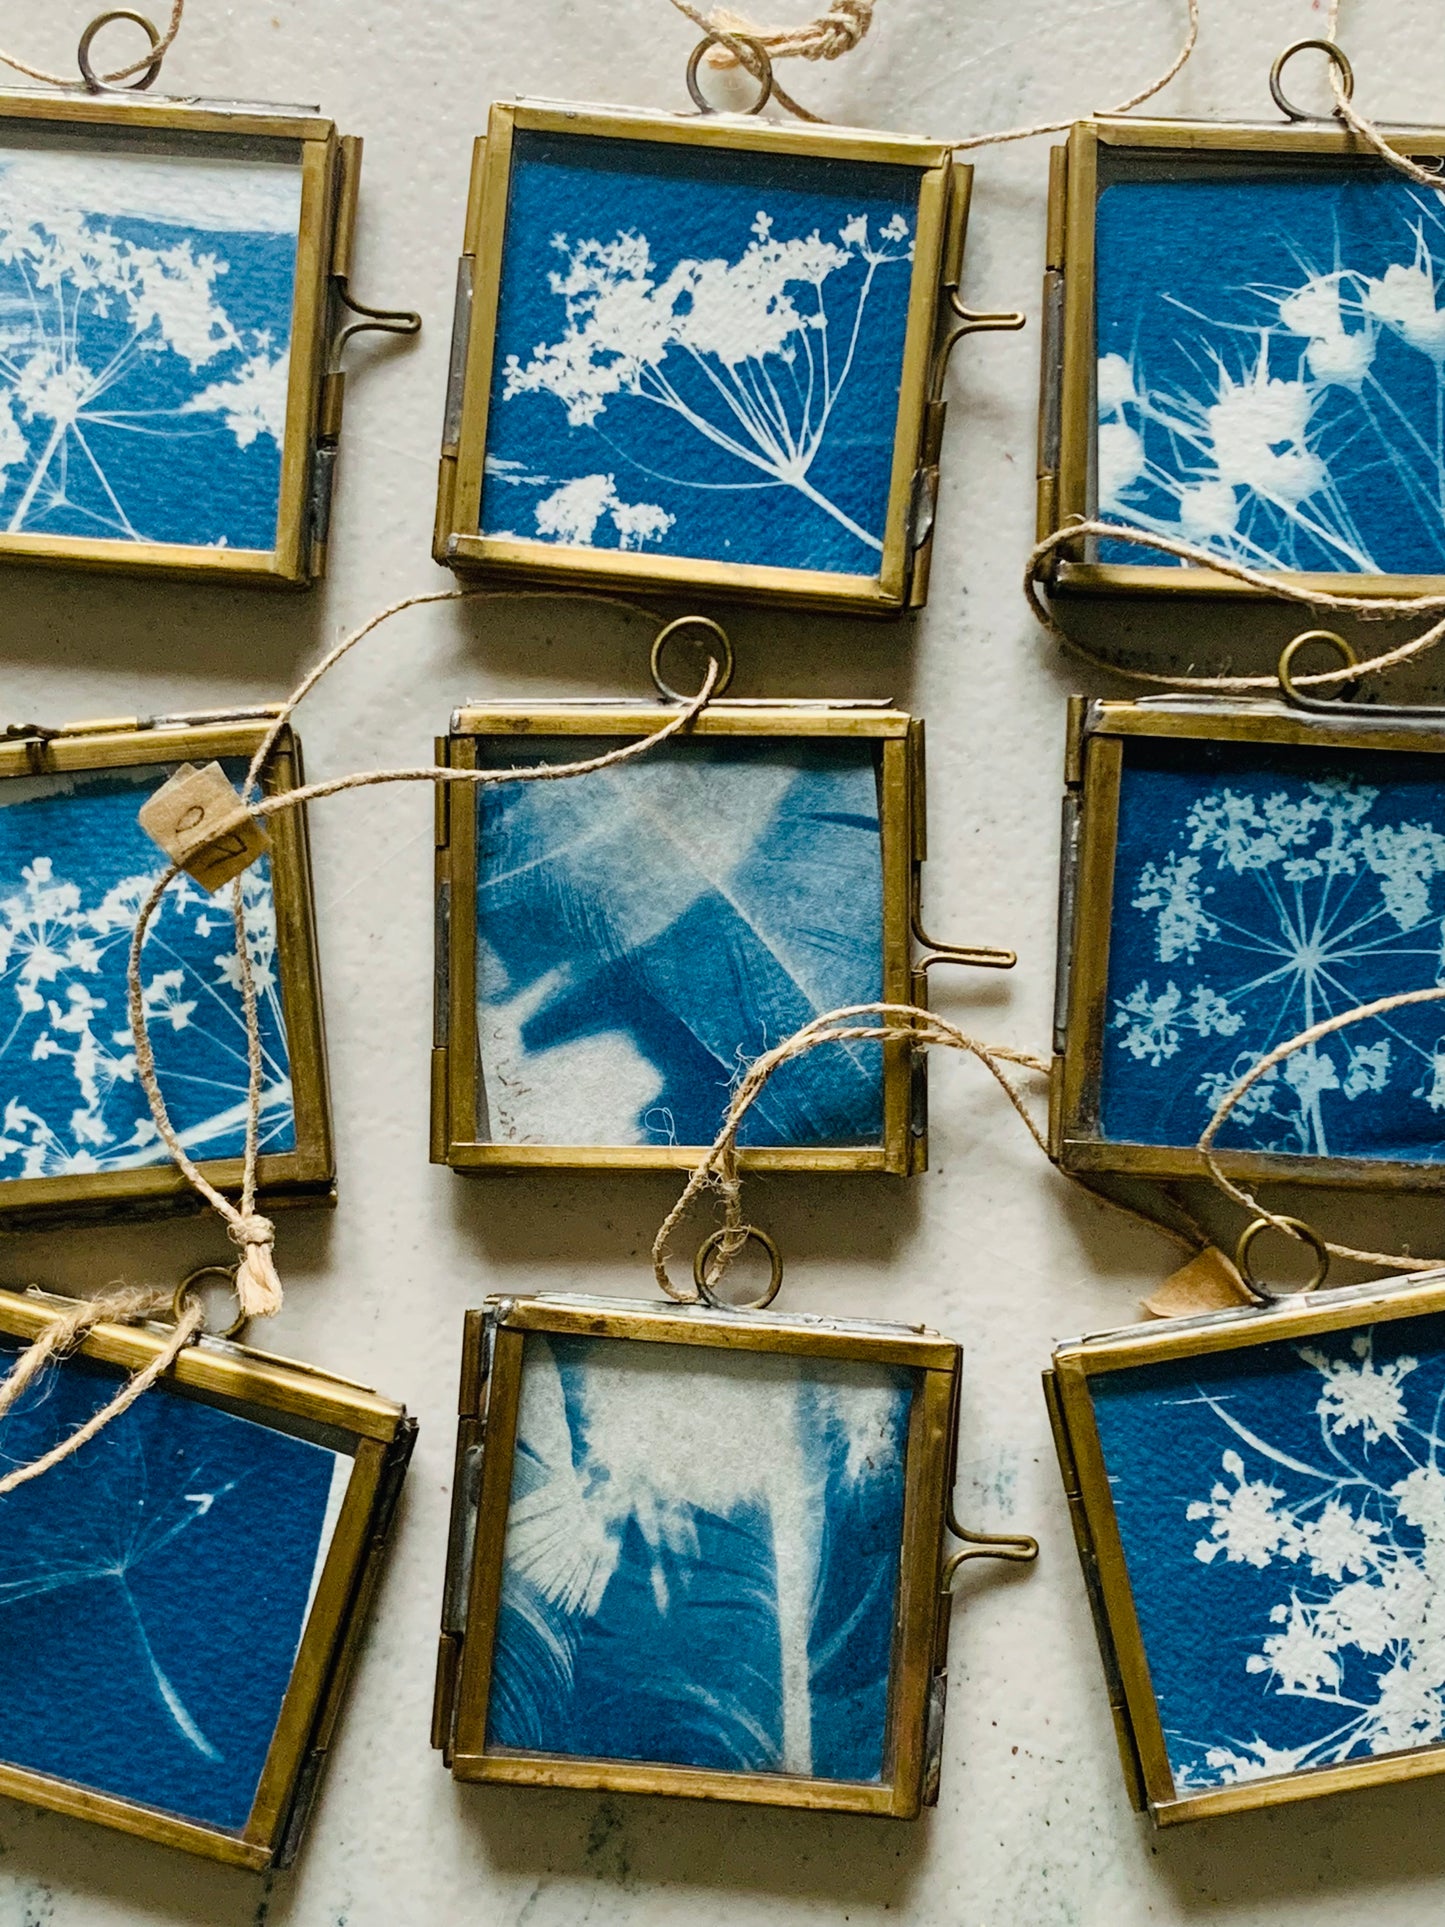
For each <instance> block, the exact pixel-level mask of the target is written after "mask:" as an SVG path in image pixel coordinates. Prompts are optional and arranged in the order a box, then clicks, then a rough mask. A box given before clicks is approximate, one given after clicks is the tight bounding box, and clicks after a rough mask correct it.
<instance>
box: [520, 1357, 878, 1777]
mask: <svg viewBox="0 0 1445 1927" xmlns="http://www.w3.org/2000/svg"><path fill="white" fill-rule="evenodd" d="M912 1394H913V1380H912V1376H911V1374H910V1373H908V1372H907V1371H905V1370H902V1369H900V1368H897V1367H893V1366H880V1365H864V1364H856V1363H850V1362H837V1361H831V1360H823V1359H813V1358H801V1357H790V1356H788V1355H786V1354H779V1353H757V1352H742V1351H722V1350H719V1351H709V1350H698V1349H695V1348H694V1347H692V1346H680V1345H659V1344H642V1343H634V1342H631V1341H628V1340H618V1339H593V1338H555V1337H553V1338H544V1337H541V1336H540V1335H538V1334H535V1333H534V1334H529V1336H528V1337H527V1339H526V1352H525V1357H524V1365H523V1379H522V1399H521V1410H520V1416H519V1420H518V1430H517V1451H516V1458H515V1461H514V1466H513V1473H512V1496H511V1510H510V1513H509V1516H508V1522H507V1537H506V1546H505V1554H504V1557H505V1570H504V1577H503V1588H502V1608H501V1614H500V1619H499V1622H498V1629H497V1643H496V1648H495V1654H494V1658H493V1662H492V1686H491V1700H490V1705H489V1712H488V1745H489V1746H495V1747H513V1748H525V1749H527V1750H530V1751H540V1752H546V1753H563V1754H567V1755H570V1756H572V1757H574V1758H602V1759H619V1760H650V1761H655V1762H658V1763H665V1764H670V1765H674V1766H689V1767H699V1768H712V1769H714V1770H718V1771H723V1772H739V1773H744V1772H754V1773H756V1772H767V1773H788V1774H799V1775H803V1776H808V1777H814V1778H818V1779H832V1780H858V1781H873V1780H877V1779H879V1778H880V1776H881V1774H882V1771H883V1760H884V1740H885V1728H886V1719H887V1706H888V1678H889V1670H890V1664H891V1653H892V1642H893V1620H894V1605H895V1600H896V1597H897V1590H898V1574H899V1562H900V1558H901V1547H902V1522H903V1492H904V1466H905V1457H906V1442H907V1432H908V1415H909V1410H910V1406H911V1401H912Z"/></svg>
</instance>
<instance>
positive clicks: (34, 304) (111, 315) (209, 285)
mask: <svg viewBox="0 0 1445 1927" xmlns="http://www.w3.org/2000/svg"><path fill="white" fill-rule="evenodd" d="M300 211H301V169H300V165H299V162H290V161H284V162H283V161H254V160H241V159H235V160H231V159H226V160H220V159H203V158H195V159H193V158H189V157H187V158H185V159H180V158H172V157H167V156H164V155H160V154H150V153H143V152H141V151H139V150H138V149H137V148H136V147H135V146H133V145H131V144H129V143H127V144H124V145H122V144H121V143H119V142H107V141H105V140H104V139H101V140H99V141H96V140H92V139H89V138H87V139H86V140H85V141H84V142H76V143H74V144H66V145H59V144H57V145H55V146H38V145H29V144H26V145H20V144H18V137H17V136H15V135H14V134H11V135H9V136H8V137H6V139H4V140H3V141H0V530H4V531H6V532H8V533H10V534H28V535H46V536H73V537H89V538H97V539H102V540H108V541H120V542H168V543H180V544H184V545H186V546H189V547H196V548H231V549H251V550H270V549H273V548H274V547H275V545H276V524H277V514H278V508H279V501H280V484H281V451H282V445H283V442H284V438H285V427H286V402H287V393H288V385H289V380H290V350H291V320H292V305H293V300H294V295H295V282H296V248H297V235H298V231H299V226H300Z"/></svg>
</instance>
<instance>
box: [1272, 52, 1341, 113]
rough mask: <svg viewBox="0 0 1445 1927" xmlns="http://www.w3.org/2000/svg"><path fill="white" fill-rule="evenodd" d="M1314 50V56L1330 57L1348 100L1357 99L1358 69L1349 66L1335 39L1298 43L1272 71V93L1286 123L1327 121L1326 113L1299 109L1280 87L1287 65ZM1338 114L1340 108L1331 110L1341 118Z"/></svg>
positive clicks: (1276, 63) (1277, 61)
mask: <svg viewBox="0 0 1445 1927" xmlns="http://www.w3.org/2000/svg"><path fill="white" fill-rule="evenodd" d="M1311 49H1312V50H1313V51H1314V52H1315V53H1322V54H1324V55H1325V56H1326V57H1327V58H1328V60H1329V62H1330V64H1331V66H1332V67H1333V68H1334V70H1335V72H1336V73H1337V74H1338V75H1339V77H1340V91H1341V92H1342V93H1343V94H1344V97H1345V99H1346V100H1353V99H1354V97H1355V70H1354V68H1353V67H1352V66H1351V65H1350V63H1349V60H1348V58H1347V56H1346V55H1345V54H1344V52H1343V51H1342V50H1341V49H1340V48H1339V47H1337V46H1336V45H1335V43H1334V41H1333V40H1296V41H1295V43H1294V45H1293V46H1292V47H1286V48H1285V50H1284V52H1283V53H1282V54H1281V55H1280V56H1279V58H1278V60H1276V61H1275V63H1274V65H1273V66H1272V67H1271V68H1270V70H1269V91H1270V92H1271V94H1273V96H1274V104H1275V106H1276V107H1278V109H1279V111H1280V112H1281V113H1282V114H1283V115H1284V116H1285V118H1286V120H1324V119H1325V118H1326V116H1325V115H1323V114H1307V113H1306V112H1305V110H1304V109H1303V108H1302V107H1296V106H1295V104H1294V102H1293V101H1292V100H1291V99H1290V98H1289V96H1288V94H1286V92H1285V91H1284V88H1283V86H1282V85H1281V84H1280V83H1281V80H1282V77H1283V75H1284V70H1285V68H1286V66H1287V65H1288V64H1289V62H1290V61H1291V60H1293V59H1294V57H1295V55H1296V54H1302V53H1304V52H1306V51H1307V50H1311ZM1339 111H1340V110H1339V108H1338V107H1332V108H1331V109H1330V112H1331V113H1332V114H1334V115H1335V116H1336V117H1338V115H1339Z"/></svg>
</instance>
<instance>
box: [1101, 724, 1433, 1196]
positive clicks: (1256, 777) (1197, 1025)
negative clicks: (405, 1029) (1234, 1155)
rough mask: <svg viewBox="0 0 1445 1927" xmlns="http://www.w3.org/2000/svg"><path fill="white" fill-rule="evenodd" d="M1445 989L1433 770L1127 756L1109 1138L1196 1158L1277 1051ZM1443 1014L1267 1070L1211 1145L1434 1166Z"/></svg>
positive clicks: (1264, 753) (1194, 745)
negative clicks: (1232, 1101) (1246, 1080)
mask: <svg viewBox="0 0 1445 1927" xmlns="http://www.w3.org/2000/svg"><path fill="white" fill-rule="evenodd" d="M1441 982H1445V768H1442V762H1441V759H1440V758H1439V757H1438V756H1424V755H1419V756H1415V755H1408V754H1403V755H1401V754H1395V753H1393V752H1390V753H1386V752H1382V751H1374V752H1371V751H1368V750H1365V751H1353V750H1352V751H1348V752H1344V751H1335V750H1330V751H1324V750H1302V749H1294V748H1286V747H1281V746H1279V745H1274V744H1270V745H1264V744H1259V745H1243V744H1233V743H1217V742H1216V743H1205V742H1198V741H1196V742H1184V741H1177V742H1171V743H1150V742H1147V741H1145V740H1143V739H1132V740H1130V741H1128V742H1127V743H1126V745H1125V749H1124V767H1123V770H1122V773H1121V780H1120V793H1119V829H1118V843H1117V849H1116V855H1115V862H1114V902H1113V911H1112V916H1111V921H1110V931H1109V973H1108V995H1107V1003H1106V1016H1105V1033H1104V1050H1103V1063H1102V1073H1101V1080H1100V1126H1101V1130H1102V1134H1103V1136H1104V1137H1105V1138H1106V1139H1108V1140H1109V1141H1111V1142H1114V1143H1120V1142H1124V1143H1137V1144H1169V1145H1193V1144H1195V1143H1196V1142H1197V1141H1198V1139H1199V1136H1200V1134H1201V1132H1202V1131H1203V1130H1204V1127H1205V1125H1206V1124H1207V1123H1208V1122H1209V1119H1210V1117H1211V1116H1212V1114H1213V1112H1214V1110H1215V1108H1216V1106H1217V1105H1218V1103H1219V1101H1220V1099H1221V1098H1222V1097H1223V1096H1224V1094H1225V1092H1226V1091H1228V1090H1229V1088H1230V1087H1231V1086H1232V1085H1233V1084H1234V1083H1235V1082H1236V1081H1237V1079H1238V1078H1239V1077H1240V1076H1242V1075H1243V1073H1244V1072H1245V1071H1246V1070H1248V1069H1250V1068H1251V1067H1252V1066H1253V1065H1254V1064H1256V1063H1258V1062H1259V1060H1260V1058H1262V1057H1263V1056H1265V1055H1266V1054H1267V1053H1268V1052H1269V1051H1270V1050H1271V1049H1273V1047H1274V1046H1275V1045H1276V1044H1281V1043H1284V1042H1285V1041H1286V1040H1287V1039H1288V1038H1291V1037H1295V1036H1297V1035H1298V1034H1299V1033H1300V1032H1301V1031H1304V1030H1306V1029H1308V1028H1310V1026H1312V1025H1313V1024H1315V1023H1318V1022H1319V1021H1321V1020H1322V1019H1324V1018H1327V1017H1330V1016H1333V1015H1335V1014H1337V1013H1339V1012H1343V1011H1346V1010H1351V1009H1353V1008H1355V1007H1356V1006H1357V1005H1359V1004H1362V1003H1368V1002H1371V1001H1373V1000H1374V999H1375V998H1379V997H1388V996H1391V995H1393V994H1395V993H1397V992H1402V991H1410V990H1424V989H1428V988H1430V987H1432V986H1434V985H1436V984H1439V983H1441ZM1442 1013H1445V1007H1442V1006H1440V1005H1436V1004H1422V1005H1419V1006H1415V1007H1407V1008H1405V1009H1403V1010H1396V1011H1392V1012H1390V1013H1389V1014H1388V1015H1387V1016H1384V1017H1381V1018H1376V1019H1373V1020H1370V1021H1366V1022H1363V1023H1359V1024H1355V1025H1353V1026H1351V1027H1350V1028H1348V1029H1346V1030H1343V1031H1340V1032H1337V1033H1335V1034H1334V1035H1332V1036H1329V1037H1326V1038H1323V1039H1321V1040H1320V1041H1319V1042H1318V1043H1316V1044H1313V1045H1311V1046H1309V1047H1307V1048H1306V1049H1304V1050H1300V1051H1297V1052H1295V1053H1294V1055H1293V1056H1291V1057H1288V1058H1286V1059H1285V1060H1284V1062H1283V1063H1281V1064H1279V1065H1277V1066H1275V1067H1274V1068H1273V1069H1271V1070H1269V1071H1267V1072H1266V1073H1265V1074H1264V1076H1263V1077H1261V1078H1260V1080H1259V1081H1258V1082H1257V1083H1256V1084H1254V1085H1252V1086H1251V1087H1250V1089H1249V1090H1248V1091H1247V1092H1246V1093H1245V1095H1244V1097H1243V1098H1242V1099H1241V1100H1240V1102H1239V1103H1238V1104H1237V1105H1236V1107H1235V1109H1234V1111H1233V1112H1232V1113H1231V1115H1230V1117H1229V1118H1228V1119H1227V1120H1226V1123H1225V1125H1224V1127H1223V1129H1222V1131H1221V1133H1220V1136H1219V1140H1218V1141H1219V1143H1220V1144H1221V1145H1222V1146H1227V1147H1230V1148H1247V1149H1249V1150H1253V1151H1273V1152H1282V1153H1286V1154H1291V1155H1296V1156H1309V1157H1340V1158H1365V1157H1370V1158H1394V1159H1412V1160H1416V1161H1419V1162H1423V1163H1435V1162H1438V1161H1440V1160H1441V1159H1442V1157H1445V1014H1442Z"/></svg>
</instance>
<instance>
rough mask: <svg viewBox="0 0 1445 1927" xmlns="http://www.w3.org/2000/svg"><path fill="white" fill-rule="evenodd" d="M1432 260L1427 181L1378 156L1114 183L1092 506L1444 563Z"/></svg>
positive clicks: (1102, 281) (1386, 567)
mask: <svg viewBox="0 0 1445 1927" xmlns="http://www.w3.org/2000/svg"><path fill="white" fill-rule="evenodd" d="M1193 164H1194V165H1197V164H1198V163H1197V162H1196V163H1193ZM1442 272H1445V210H1442V208H1441V205H1440V197H1439V196H1438V195H1437V194H1433V193H1431V192H1429V191H1428V190H1426V189H1423V188H1418V187H1415V186H1412V185H1411V183H1410V182H1408V181H1405V180H1402V179H1400V178H1399V177H1398V176H1397V175H1394V174H1392V173H1390V172H1388V171H1387V170H1386V169H1385V168H1383V167H1376V166H1374V165H1373V164H1370V163H1366V162H1357V163H1354V164H1353V165H1352V166H1350V167H1349V168H1340V167H1331V166H1323V167H1318V168H1315V169H1312V170H1306V169H1302V168H1298V167H1280V166H1277V165H1274V164H1270V165H1269V166H1268V171H1267V173H1265V172H1264V171H1263V170H1261V171H1260V172H1259V173H1258V174H1257V175H1250V176H1243V175H1242V176H1240V177H1239V178H1236V179H1230V180H1220V179H1217V178H1215V179H1209V178H1195V179H1187V178H1185V179H1173V180H1121V181H1116V182H1114V183H1113V184H1112V185H1110V186H1107V187H1106V188H1105V189H1104V191H1103V192H1102V193H1101V194H1100V196H1099V201H1098V222H1097V258H1096V266H1095V279H1096V319H1097V325H1098V356H1099V360H1098V457H1099V460H1098V507H1099V509H1100V511H1101V512H1102V513H1103V515H1104V516H1106V517H1107V518H1111V519H1115V520H1118V521H1121V522H1128V523H1131V524H1133V525H1136V526H1138V527H1141V528H1144V529H1147V530H1149V531H1150V532H1158V533H1163V534H1168V535H1172V536H1174V537H1175V538H1177V539H1181V540H1184V541H1188V542H1194V543H1200V544H1203V545H1204V546H1205V547H1207V548H1208V549H1210V550H1211V551H1213V552H1214V553H1215V554H1218V555H1221V556H1225V557H1227V558H1229V559H1230V560H1232V561H1235V562H1240V563H1244V564H1246V565H1248V566H1251V567H1254V568H1265V569H1271V568H1278V569H1308V570H1320V571H1335V572H1345V573H1364V574H1376V573H1387V574H1388V573H1398V574H1422V575H1428V574H1441V573H1445V303H1442V298H1441V277H1442ZM1100 556H1101V559H1102V560H1104V561H1106V562H1125V563H1144V562H1153V563H1165V564H1168V563H1172V562H1173V561H1174V558H1173V557H1171V556H1168V555H1164V554H1161V553H1157V552H1151V551H1148V550H1145V549H1142V548H1135V547H1132V546H1130V545H1128V544H1125V543H1122V542H1107V541H1106V542H1104V543H1102V544H1101V546H1100Z"/></svg>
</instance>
